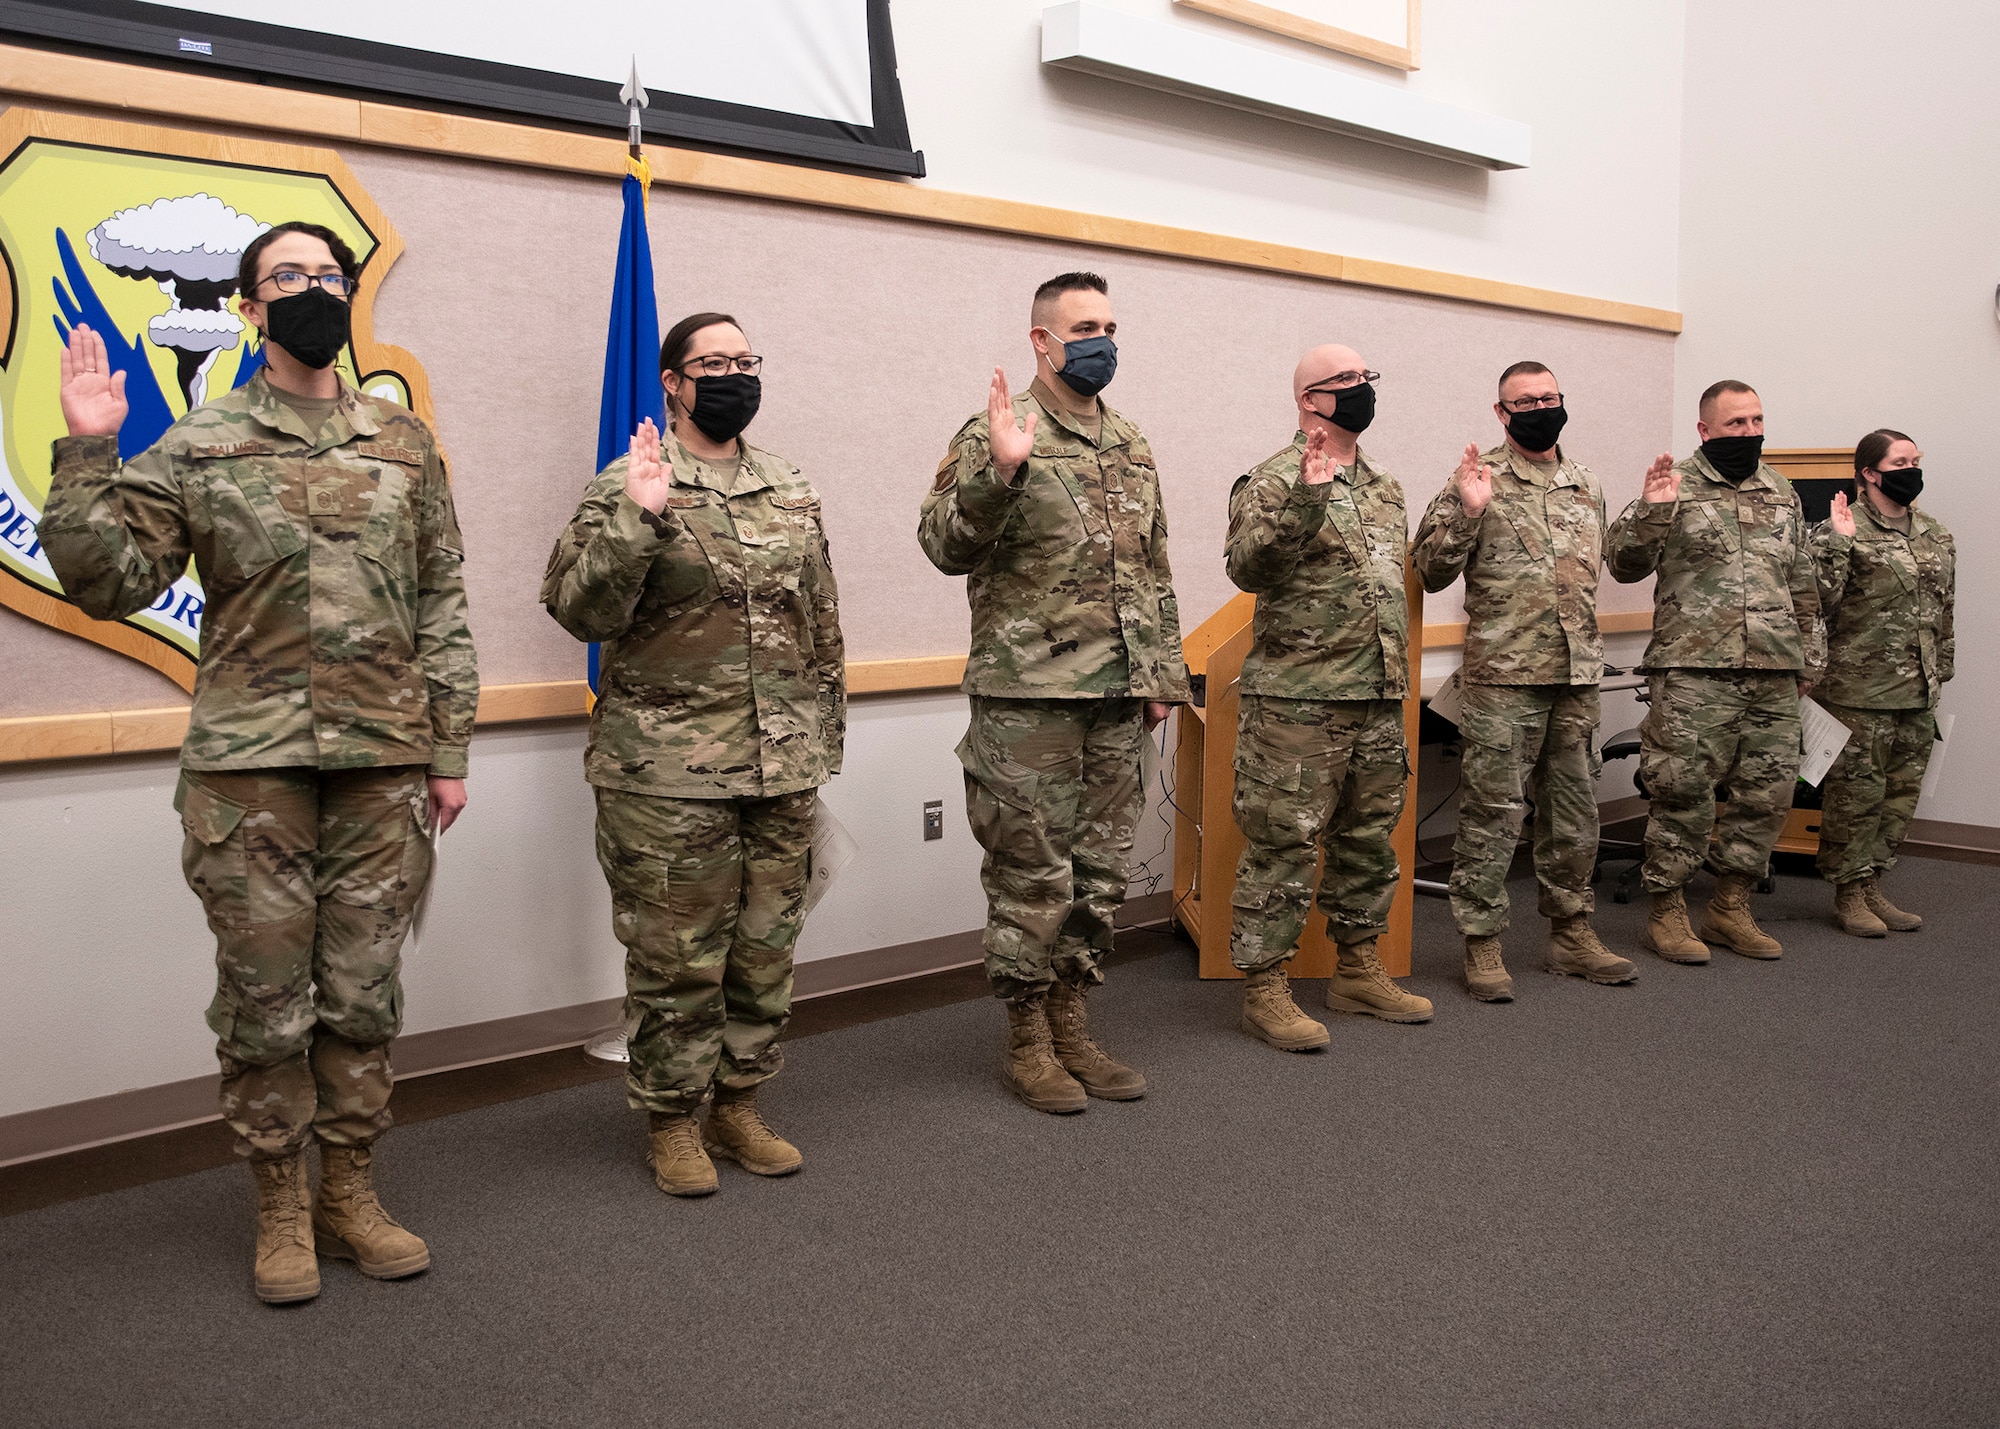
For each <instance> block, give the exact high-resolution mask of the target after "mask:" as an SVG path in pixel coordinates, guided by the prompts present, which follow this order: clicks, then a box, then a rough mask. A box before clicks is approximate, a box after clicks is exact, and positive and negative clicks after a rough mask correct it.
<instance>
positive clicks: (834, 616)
mask: <svg viewBox="0 0 2000 1429" xmlns="http://www.w3.org/2000/svg"><path fill="white" fill-rule="evenodd" d="M762 369H763V359H762V358H761V357H758V356H757V355H756V354H755V353H753V352H752V351H751V349H750V343H749V339H748V338H746V337H745V336H744V334H743V330H742V328H741V327H740V326H739V325H738V324H737V322H736V319H734V318H732V317H730V316H728V315H727V314H725V313H696V314H694V315H693V316H692V317H688V318H684V319H682V320H681V321H680V322H678V323H676V324H675V325H674V327H673V329H672V330H671V331H670V332H668V334H667V337H666V341H665V342H664V343H663V344H662V345H661V348H660V381H661V385H662V386H663V387H664V388H665V392H666V399H667V413H668V417H667V422H668V429H667V431H666V432H665V433H664V434H662V433H661V432H659V431H658V430H657V429H655V427H654V426H653V423H652V421H651V420H650V419H648V420H647V421H645V422H643V423H641V424H640V427H639V430H638V432H637V433H636V434H634V436H633V438H632V444H631V450H630V451H629V452H628V453H627V455H625V456H623V457H621V458H619V459H618V460H617V461H615V462H613V463H612V464H611V465H610V466H608V467H606V468H605V469H604V471H603V472H601V473H600V474H599V475H598V477H597V479H596V480H595V481H593V482H592V483H591V485H590V487H589V489H588V490H587V491H586V492H585V493H584V498H583V504H582V505H581V506H580V507H579V508H578V510H577V513H576V516H575V518H574V519H573V520H572V521H571V522H570V524H569V527H568V529H567V530H566V531H564V532H563V535H562V538H561V539H560V540H559V541H557V543H556V548H555V553H554V554H553V555H552V556H551V557H550V559H549V567H548V573H547V575H546V577H545V578H544V580H543V583H542V602H543V604H544V605H546V606H547V607H548V610H549V613H550V614H551V615H553V616H554V617H555V618H556V619H557V620H558V621H559V622H560V623H561V624H562V626H563V628H564V629H565V630H568V631H569V632H570V633H571V634H572V635H574V636H576V638H577V639H579V640H590V641H600V642H602V644H603V651H602V659H601V663H600V674H599V690H598V699H597V705H596V707H595V709H594V710H593V711H592V713H591V722H590V745H589V750H588V753H587V754H586V756H585V777H586V778H587V779H588V780H589V781H590V783H591V784H592V786H593V787H594V789H595V792H596V796H597V856H598V861H599V863H600V864H602V866H603V868H604V876H605V878H606V880H607V881H608V882H609V883H610V885H611V904H612V927H613V930H614V931H615V932H616V934H617V936H618V940H619V942H620V943H622V944H623V945H624V946H625V950H626V963H625V986H626V995H625V1031H626V1045H627V1050H628V1053H629V1057H630V1061H629V1063H628V1072H627V1077H626V1090H627V1094H628V1096H629V1098H630V1100H631V1103H632V1105H633V1106H634V1107H638V1108H642V1109H644V1110H645V1111H646V1112H648V1113H649V1114H650V1116H651V1125H652V1139H651V1154H652V1163H653V1174H654V1179H655V1181H656V1182H657V1183H658V1185H659V1187H660V1189H661V1190H663V1191H665V1192H667V1193H668V1194H669V1195H675V1196H702V1195H707V1194H708V1193H709V1192H711V1191H713V1190H715V1189H716V1176H715V1167H714V1164H713V1162H711V1160H710V1159H709V1153H710V1152H713V1153H715V1154H717V1155H720V1156H723V1157H726V1158H727V1159H729V1160H732V1161H734V1162H736V1163H737V1164H738V1165H740V1166H741V1167H743V1169H745V1170H746V1171H751V1172H755V1173H756V1174H758V1175H762V1176H782V1175H785V1174H787V1173H789V1172H792V1171H796V1170H797V1169H798V1168H799V1166H800V1164H801V1160H802V1158H801V1157H800V1154H799V1152H798V1151H797V1149H796V1148H794V1147H793V1146H792V1145H791V1144H790V1143H789V1142H787V1141H785V1140H784V1139H783V1138H781V1137H779V1136H778V1135H777V1133H776V1132H774V1131H772V1130H771V1128H770V1126H769V1125H768V1124H767V1123H766V1122H765V1120H764V1118H763V1116H762V1114H761V1113H760V1112H759V1110H758V1107H757V1104H756V1100H755V1099H756V1094H757V1088H758V1087H759V1086H760V1085H762V1084H763V1083H764V1082H765V1081H767V1080H769V1079H770V1078H771V1077H772V1076H773V1075H775V1074H776V1072H777V1070H778V1067H779V1064H780V1061H781V1059H782V1058H781V1052H780V1049H779V1047H778V1035H779V1033H780V1032H782V1031H783V1030H784V1026H785V1022H786V1019H787V1017H788V1016H789V1014H790V1011H791V997H792V949H793V945H794V944H795V943H796V942H797V941H798V936H799V930H800V928H801V926H802V925H803V923H804V919H805V895H806V873H807V867H806V858H807V853H808V851H809V850H810V849H811V847H812V831H813V819H814V814H815V812H816V810H817V807H818V789H819V786H820V785H821V784H823V783H825V782H826V780H827V779H828V778H829V777H831V776H832V775H833V774H834V773H836V772H837V771H838V770H839V768H840V756H841V743H842V740H843V737H844V735H845V733H846V725H847V687H846V672H845V660H844V654H843V647H842V643H841V636H840V606H839V597H838V594H837V592H836V590H835V588H834V579H833V570H832V567H831V565H830V563H829V560H828V555H827V545H826V535H825V532H824V530H823V528H822V527H821V524H820V508H819V498H818V496H817V495H815V494H814V492H813V489H812V486H811V485H810V484H809V483H808V482H807V481H806V479H805V478H804V477H803V476H802V475H800V473H799V470H798V468H797V467H795V466H793V465H792V464H791V463H790V462H788V461H786V460H784V459H783V458H782V457H778V456H774V455H772V454H771V453H770V452H767V451H764V450H761V449H760V448H757V447H753V446H751V445H750V444H749V443H748V442H746V441H744V440H743V435H742V434H743V431H744V429H745V428H747V427H748V426H749V425H750V422H751V420H752V419H753V418H754V417H755V416H756V415H757V412H758V408H759V406H760V405H761V402H762V397H763V392H762ZM711 1096H712V1099H713V1106H712V1107H711V1109H710V1111H709V1115H708V1118H707V1122H706V1124H705V1125H701V1124H698V1123H697V1121H696V1115H697V1113H698V1112H699V1111H700V1110H701V1107H702V1104H703V1103H704V1102H705V1101H708V1100H710V1099H711Z"/></svg>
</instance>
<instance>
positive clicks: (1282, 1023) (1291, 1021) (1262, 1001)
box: [1236, 963, 1333, 1052]
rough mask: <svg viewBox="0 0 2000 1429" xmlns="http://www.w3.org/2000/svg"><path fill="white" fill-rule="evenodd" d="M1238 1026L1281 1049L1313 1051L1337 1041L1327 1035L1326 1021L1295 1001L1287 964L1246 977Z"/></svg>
mask: <svg viewBox="0 0 2000 1429" xmlns="http://www.w3.org/2000/svg"><path fill="white" fill-rule="evenodd" d="M1236 1025H1237V1026H1238V1027H1240V1028H1242V1030H1243V1031H1245V1032H1248V1033H1249V1034H1250V1035H1251V1036H1252V1037H1255V1038H1256V1039H1257V1040H1258V1041H1260V1042H1268V1043H1270V1044H1271V1045H1272V1046H1273V1047H1276V1048H1277V1049H1278V1050H1279V1051H1281V1052H1310V1051H1312V1050H1313V1049H1314V1048H1315V1047H1324V1046H1325V1045H1326V1044H1327V1043H1328V1042H1330V1041H1332V1040H1333V1039H1332V1038H1330V1037H1329V1036H1327V1031H1326V1026H1325V1024H1323V1023H1319V1022H1315V1021H1313V1020H1312V1019H1311V1018H1310V1017H1308V1016H1306V1015H1305V1014H1304V1013H1303V1012H1301V1011H1299V1005H1298V1004H1297V1003H1296V1002H1294V1001H1292V986H1291V980H1290V979H1289V978H1288V977H1287V976H1286V975H1285V965H1284V964H1283V963H1278V964H1275V965H1274V966H1272V967H1268V968H1262V969H1259V970H1258V971H1256V972H1253V973H1251V974H1249V975H1248V976H1247V977H1245V978H1244V979H1243V1017H1242V1020H1241V1021H1239V1022H1238V1023H1237V1024H1236Z"/></svg>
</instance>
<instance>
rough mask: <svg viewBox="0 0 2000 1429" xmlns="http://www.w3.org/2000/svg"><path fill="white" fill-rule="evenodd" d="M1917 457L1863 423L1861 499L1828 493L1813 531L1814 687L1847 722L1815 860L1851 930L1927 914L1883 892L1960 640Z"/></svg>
mask: <svg viewBox="0 0 2000 1429" xmlns="http://www.w3.org/2000/svg"><path fill="white" fill-rule="evenodd" d="M1923 460H1924V454H1923V453H1922V452H1921V451H1919V450H1917V444H1916V443H1915V442H1913V441H1911V440H1910V439H1909V438H1908V437H1906V436H1904V435H1903V434H1902V433H1901V432H1897V431H1891V430H1889V429H1888V428H1886V427H1885V428H1882V429H1881V430H1879V431H1873V432H1870V433H1869V434H1868V435H1867V436H1865V437H1863V438H1862V439H1861V440H1860V442H1859V443H1857V444H1856V446H1855V448H1854V487H1855V492H1856V494H1857V496H1858V497H1859V499H1858V500H1857V501H1856V502H1855V503H1854V504H1853V505H1852V506H1850V505H1849V504H1848V500H1847V495H1846V493H1845V492H1843V493H1841V494H1840V495H1838V496H1836V497H1834V499H1833V513H1832V515H1831V516H1830V517H1829V518H1828V519H1827V520H1825V521H1823V522H1821V523H1820V524H1819V525H1818V526H1816V527H1814V528H1813V533H1812V548H1813V559H1814V564H1815V565H1816V566H1817V568H1818V572H1819V600H1820V609H1821V611H1822V612H1823V613H1824V614H1825V617H1826V635H1827V640H1826V643H1827V652H1826V674H1825V675H1824V676H1822V677H1821V679H1820V682H1819V685H1818V687H1817V688H1816V689H1815V690H1814V691H1813V694H1814V696H1815V697H1816V698H1817V699H1818V700H1819V702H1820V703H1821V704H1822V705H1824V706H1825V707H1826V710H1827V712H1828V713H1829V714H1831V715H1832V716H1833V717H1834V718H1835V719H1837V720H1839V721H1840V722H1841V723H1842V724H1844V725H1846V726H1847V728H1848V730H1849V731H1850V734H1849V736H1848V740H1847V744H1846V746H1845V747H1844V748H1843V749H1842V750H1841V752H1840V758H1839V759H1837V760H1836V761H1834V766H1833V768H1832V769H1831V770H1830V771H1828V773H1827V776H1826V786H1825V789H1824V791H1823V797H1822V800H1821V815H1820V830H1819V871H1820V873H1821V874H1822V875H1823V876H1824V877H1825V878H1826V880H1827V881H1828V882H1829V883H1831V884H1833V906H1834V913H1835V916H1836V917H1837V918H1838V919H1839V920H1840V926H1841V928H1842V930H1843V931H1845V932H1847V933H1851V934H1853V935H1854V936H1855V937H1857V938H1881V937H1886V936H1887V935H1888V934H1889V933H1891V932H1897V933H1914V932H1915V931H1916V930H1917V929H1919V928H1921V927H1923V925H1924V920H1923V919H1922V918H1920V917H1919V916H1917V915H1916V914H1915V913H1911V912H1908V911H1906V910H1904V909H1902V908H1898V907H1897V906H1896V905H1895V904H1893V903H1891V902H1890V901H1889V899H1888V896H1887V895H1886V894H1884V893H1883V892H1882V875H1883V874H1885V873H1887V872H1888V871H1889V870H1890V869H1891V868H1894V867H1895V865H1896V850H1897V849H1898V847H1900V846H1901V844H1902V842H1903V834H1904V833H1905V832H1906V831H1907V830H1908V828H1909V826H1910V820H1911V819H1912V818H1913V817H1914V816H1915V815H1916V812H1917V798H1918V796H1919V795H1920V794H1921V793H1922V792H1923V786H1924V770H1925V768H1926V767H1927V766H1928V765H1929V764H1930V758H1931V745H1932V743H1933V742H1934V741H1935V740H1936V737H1937V720H1936V712H1937V703H1938V696H1939V694H1940V692H1941V691H1942V689H1943V687H1944V683H1945V682H1946V681H1947V680H1949V679H1950V678H1951V677H1952V673H1953V663H1954V656H1955V653H1956V644H1957V642H1956V640H1955V638H1954V635H1953V629H1952V604H1953V598H1954V594H1955V587H1956V582H1957V551H1956V548H1955V547H1954V546H1953V544H1952V539H1951V532H1949V531H1947V530H1946V529H1945V528H1944V523H1943V522H1941V521H1939V520H1938V519H1937V518H1936V517H1934V516H1932V515H1930V514H1929V513H1928V512H1926V511H1923V510H1920V509H1919V508H1918V506H1917V495H1918V493H1919V492H1921V491H1922V490H1923V489H1924V470H1923Z"/></svg>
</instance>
